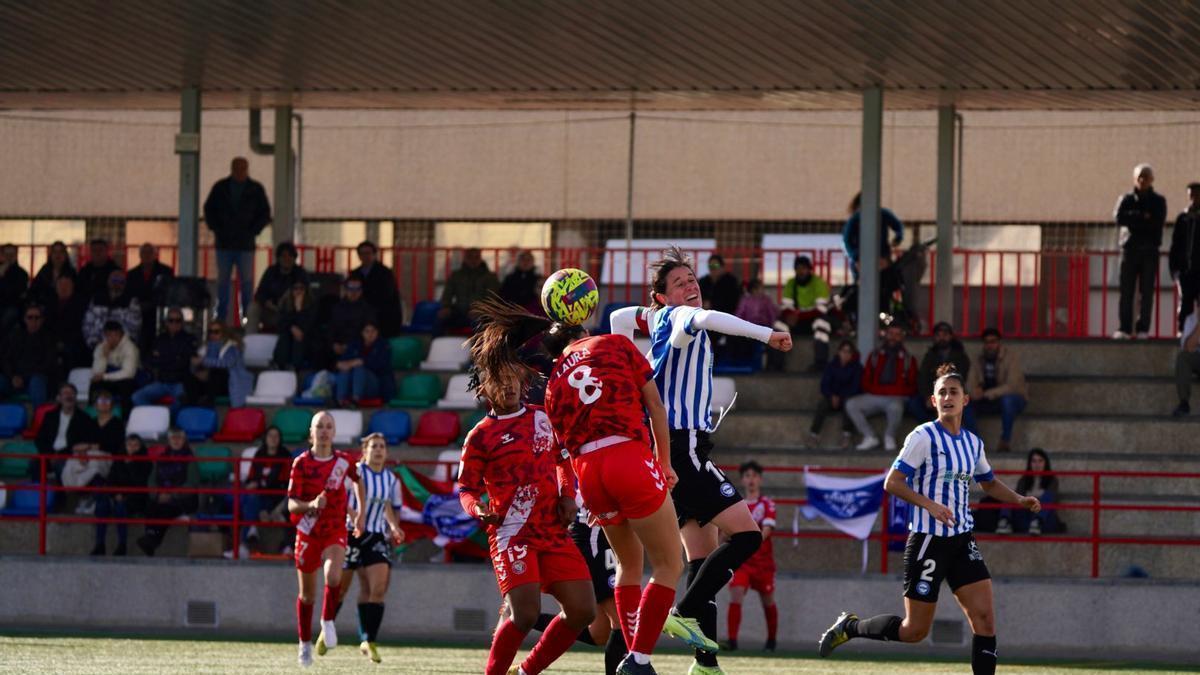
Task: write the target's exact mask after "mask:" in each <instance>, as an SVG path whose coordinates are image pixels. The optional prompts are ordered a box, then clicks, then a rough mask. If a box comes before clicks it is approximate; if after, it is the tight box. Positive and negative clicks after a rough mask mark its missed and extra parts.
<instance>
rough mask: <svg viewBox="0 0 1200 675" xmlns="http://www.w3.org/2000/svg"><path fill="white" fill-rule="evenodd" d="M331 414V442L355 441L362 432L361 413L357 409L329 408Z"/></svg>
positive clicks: (338, 443) (342, 443) (346, 443)
mask: <svg viewBox="0 0 1200 675" xmlns="http://www.w3.org/2000/svg"><path fill="white" fill-rule="evenodd" d="M329 414H330V415H333V424H334V435H333V442H334V443H335V444H337V445H349V444H351V443H357V442H358V439H359V437H360V436H362V432H363V418H362V413H361V412H359V411H357V410H330V411H329Z"/></svg>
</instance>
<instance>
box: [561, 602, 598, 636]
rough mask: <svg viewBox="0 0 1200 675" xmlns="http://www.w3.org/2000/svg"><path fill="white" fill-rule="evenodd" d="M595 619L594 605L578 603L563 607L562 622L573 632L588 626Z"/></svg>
mask: <svg viewBox="0 0 1200 675" xmlns="http://www.w3.org/2000/svg"><path fill="white" fill-rule="evenodd" d="M595 619H596V605H595V604H594V603H590V602H580V603H574V604H570V605H563V620H565V621H566V622H567V625H568V626H570V627H571V628H574V629H575V630H582V629H583V628H584V627H585V626H590V625H591V623H592V621H594V620H595Z"/></svg>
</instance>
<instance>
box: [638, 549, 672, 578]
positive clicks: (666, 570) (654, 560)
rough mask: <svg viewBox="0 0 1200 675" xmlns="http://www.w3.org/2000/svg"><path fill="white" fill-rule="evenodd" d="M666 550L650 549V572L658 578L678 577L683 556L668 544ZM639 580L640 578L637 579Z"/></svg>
mask: <svg viewBox="0 0 1200 675" xmlns="http://www.w3.org/2000/svg"><path fill="white" fill-rule="evenodd" d="M666 548H667V550H666V551H650V552H648V553H649V554H650V555H649V557H650V573H651V574H652V575H653V576H655V577H657V578H660V579H678V578H679V577H680V575H682V574H683V558H682V557H680V555H679V551H678V550H677V549H674V548H672V547H670V546H668V547H666ZM639 581H640V580H639Z"/></svg>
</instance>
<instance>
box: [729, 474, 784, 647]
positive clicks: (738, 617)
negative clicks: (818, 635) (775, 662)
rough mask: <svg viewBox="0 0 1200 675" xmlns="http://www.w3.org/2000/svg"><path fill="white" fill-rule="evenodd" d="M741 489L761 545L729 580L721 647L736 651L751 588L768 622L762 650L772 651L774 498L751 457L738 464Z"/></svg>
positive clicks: (776, 618) (774, 624)
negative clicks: (766, 492) (765, 488)
mask: <svg viewBox="0 0 1200 675" xmlns="http://www.w3.org/2000/svg"><path fill="white" fill-rule="evenodd" d="M738 471H739V472H740V473H741V475H742V488H743V489H744V490H745V491H746V507H747V508H749V509H750V517H751V518H753V519H754V522H755V523H756V524H757V525H758V527H759V529H761V530H762V546H759V547H758V550H757V551H755V552H754V555H752V556H750V559H749V560H747V561H746V562H744V563H742V566H741V567H739V568H738V569H737V571H736V572H734V573H733V579H731V580H730V582H729V616H728V625H729V642H728V645H724V646H722V647H721V649H728V650H729V651H736V650H737V648H738V632H739V631H740V629H741V626H742V601H743V600H744V599H745V598H746V594H747V593H748V592H749V591H751V590H753V591H754V592H756V593H758V597H759V600H761V601H762V609H763V618H764V619H765V620H766V624H767V641H766V643H764V644H763V651H765V652H773V651H775V635H776V632H777V630H778V628H779V607H778V606H777V605H776V604H775V548H774V544H773V542H772V540H771V533H773V532H774V531H775V500H773V499H771V498H770V497H768V496H766V495H764V494H763V493H762V479H763V468H762V465H761V464H759V463H758V462H756V461H754V460H750V461H749V462H744V463H742V465H741V466H739V467H738Z"/></svg>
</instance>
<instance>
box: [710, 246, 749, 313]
mask: <svg viewBox="0 0 1200 675" xmlns="http://www.w3.org/2000/svg"><path fill="white" fill-rule="evenodd" d="M700 297H701V298H703V302H704V309H715V310H717V311H718V312H725V313H726V314H733V313H734V312H736V311H737V307H738V302H740V301H741V299H742V285H741V284H740V283H738V279H737V277H735V276H734V275H733V274H731V273H729V272H728V271H727V270H726V269H725V259H724V258H722V257H721V256H720V255H718V254H716V253H714V254H712V255H711V256H709V257H708V274H706V275H704V276H702V277H700Z"/></svg>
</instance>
